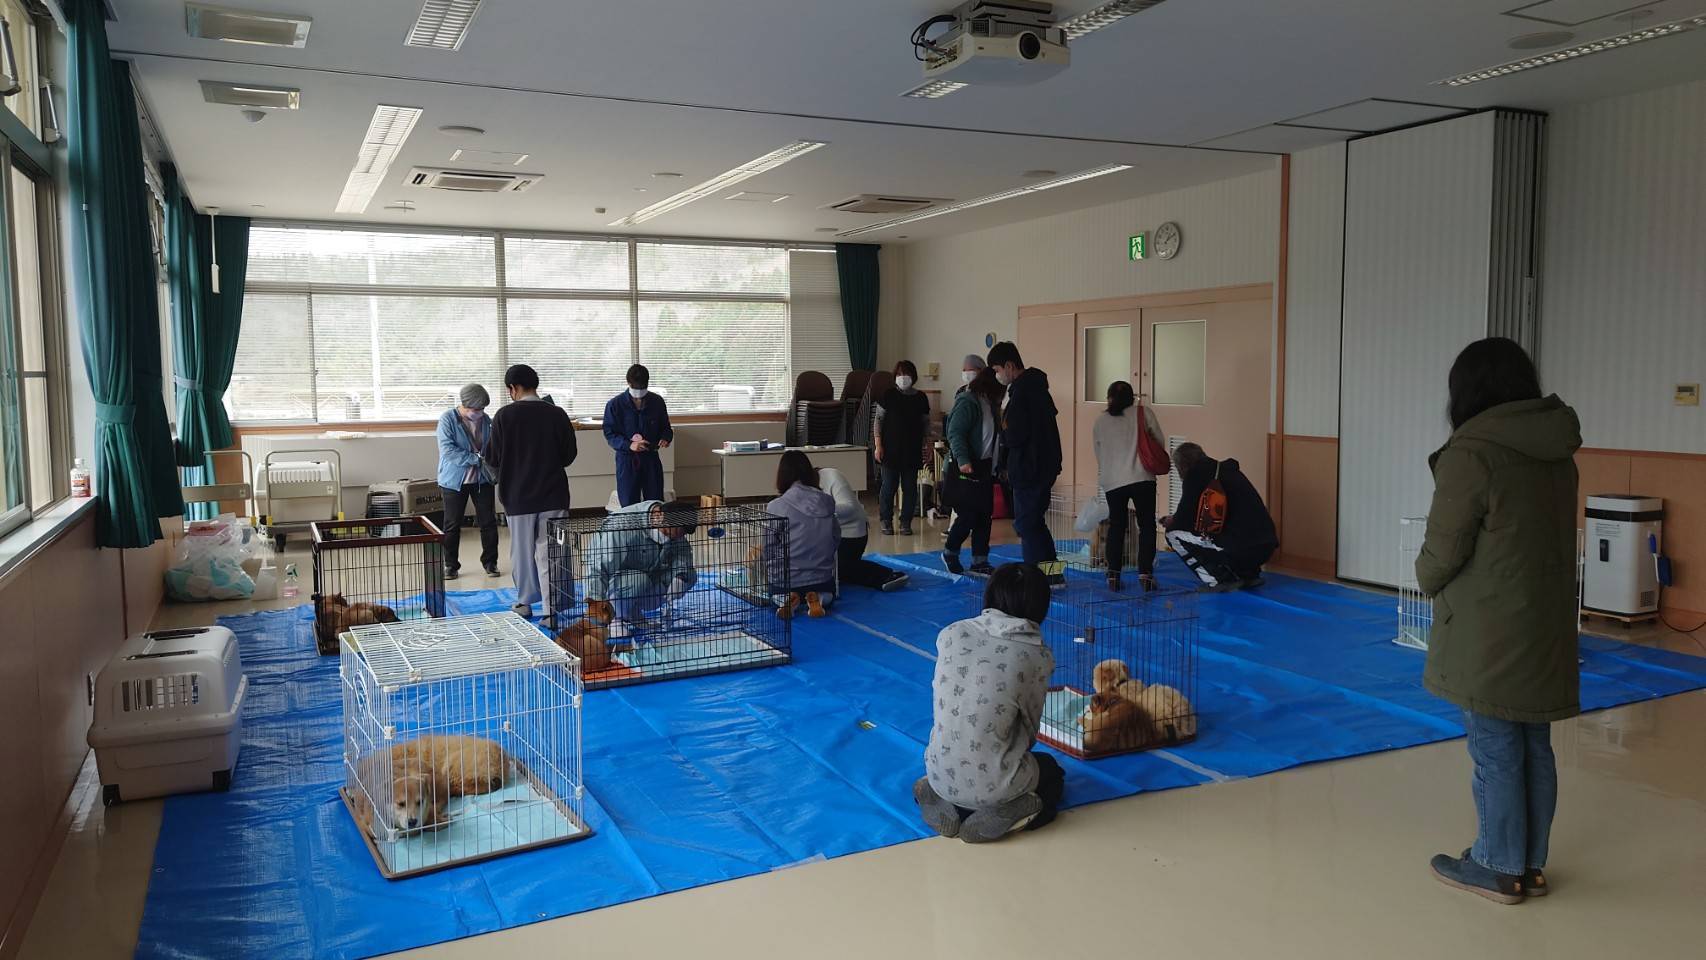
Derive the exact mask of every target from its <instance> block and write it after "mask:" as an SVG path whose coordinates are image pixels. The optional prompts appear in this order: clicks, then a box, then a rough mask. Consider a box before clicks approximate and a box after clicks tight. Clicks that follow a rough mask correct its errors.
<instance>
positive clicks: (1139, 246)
mask: <svg viewBox="0 0 1706 960" xmlns="http://www.w3.org/2000/svg"><path fill="white" fill-rule="evenodd" d="M1126 252H1127V254H1128V255H1129V256H1130V257H1131V259H1133V260H1144V259H1147V258H1148V257H1149V234H1147V233H1138V234H1133V235H1132V238H1131V242H1130V246H1129V247H1128V248H1127V251H1126Z"/></svg>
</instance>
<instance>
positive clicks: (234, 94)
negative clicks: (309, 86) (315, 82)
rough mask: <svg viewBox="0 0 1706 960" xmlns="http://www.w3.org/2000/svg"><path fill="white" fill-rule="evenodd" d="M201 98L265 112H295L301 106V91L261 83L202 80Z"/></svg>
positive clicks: (210, 101)
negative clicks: (255, 108) (260, 108)
mask: <svg viewBox="0 0 1706 960" xmlns="http://www.w3.org/2000/svg"><path fill="white" fill-rule="evenodd" d="M200 82H201V98H202V99H203V100H206V101H207V102H208V103H223V104H228V105H230V106H233V107H262V108H264V109H267V110H295V109H298V108H299V107H301V106H302V91H301V90H298V89H297V88H295V87H274V86H269V85H267V84H263V83H226V82H224V81H222V80H202V81H200Z"/></svg>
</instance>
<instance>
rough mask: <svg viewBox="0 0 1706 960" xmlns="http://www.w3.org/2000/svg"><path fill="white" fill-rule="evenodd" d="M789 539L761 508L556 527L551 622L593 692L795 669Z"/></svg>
mask: <svg viewBox="0 0 1706 960" xmlns="http://www.w3.org/2000/svg"><path fill="white" fill-rule="evenodd" d="M637 508H638V509H637ZM787 532H788V527H787V521H786V520H785V519H784V518H782V517H776V516H771V515H770V514H768V513H766V512H764V510H763V509H762V508H759V507H753V506H726V505H719V506H688V505H685V504H682V505H670V506H668V507H665V506H663V505H662V504H658V503H651V504H637V505H635V507H630V508H628V509H627V510H624V511H621V512H617V513H611V514H607V515H604V516H591V517H573V518H565V519H560V520H554V521H552V522H551V526H550V529H549V534H548V536H549V540H548V547H549V550H550V580H551V596H550V597H549V598H548V599H549V600H550V607H549V610H548V617H547V623H549V625H550V627H551V629H552V630H554V631H556V632H557V642H558V643H559V644H561V645H562V646H563V647H564V649H567V650H569V651H570V652H572V653H574V654H575V655H577V656H579V657H581V658H582V668H583V670H584V671H585V681H586V685H587V688H588V689H597V688H600V687H612V686H621V685H626V684H633V683H645V682H649V681H653V680H669V679H674V678H677V677H691V676H698V675H701V674H707V673H722V672H725V671H730V670H744V669H747V668H749V667H768V666H775V665H777V664H783V663H788V662H790V661H791V660H792V659H793V631H792V622H791V620H790V619H789V618H788V617H786V616H783V615H781V614H780V613H779V612H778V606H779V604H780V603H781V601H783V600H785V599H786V598H787V596H788V594H789V582H788V536H787Z"/></svg>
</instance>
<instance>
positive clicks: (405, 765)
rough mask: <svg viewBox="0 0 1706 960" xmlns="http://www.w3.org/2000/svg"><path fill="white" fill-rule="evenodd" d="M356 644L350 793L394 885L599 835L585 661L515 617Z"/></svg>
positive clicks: (366, 636) (350, 663) (413, 624)
mask: <svg viewBox="0 0 1706 960" xmlns="http://www.w3.org/2000/svg"><path fill="white" fill-rule="evenodd" d="M344 639H345V642H344V644H343V649H342V651H341V654H340V660H339V665H338V673H339V676H340V678H341V680H342V685H343V698H344V730H343V742H344V748H343V762H344V768H345V781H344V786H343V789H342V791H341V795H342V797H343V800H344V803H345V805H346V806H347V807H348V809H349V811H350V814H351V816H352V817H354V819H355V823H356V826H357V828H358V829H359V830H361V833H362V836H363V838H364V839H365V840H366V842H367V847H368V850H369V852H371V853H372V855H373V859H374V862H375V863H376V864H377V865H378V867H379V870H380V872H381V873H382V874H384V876H385V877H387V878H388V879H398V878H401V877H409V876H414V875H417V874H421V873H426V872H429V871H433V870H439V869H443V868H445V867H449V866H454V865H457V864H462V863H469V862H472V861H476V860H486V859H490V858H492V857H496V856H500V855H502V854H506V853H513V852H515V851H518V850H526V849H531V848H534V847H539V846H545V845H547V844H555V843H565V842H568V841H571V840H579V839H583V838H585V837H587V836H589V835H591V833H592V830H591V829H590V828H589V827H588V826H587V823H586V820H585V817H584V812H585V811H584V804H585V792H586V791H585V783H584V781H583V780H582V773H581V712H580V711H581V695H582V687H581V670H580V661H579V660H578V659H576V658H575V657H573V656H571V655H570V654H568V653H567V652H565V651H564V650H562V649H561V648H559V647H558V646H557V645H556V644H554V643H552V642H551V639H550V638H549V637H547V636H545V635H544V634H543V633H540V632H539V630H538V629H536V628H535V627H534V626H533V625H532V624H530V623H529V622H528V621H527V620H525V619H523V618H522V617H520V616H518V615H516V614H513V613H501V614H481V615H477V616H469V617H452V618H447V619H441V620H407V621H400V622H394V623H380V624H373V625H369V626H360V627H355V628H353V629H352V630H351V631H350V632H349V633H347V634H345V638H344Z"/></svg>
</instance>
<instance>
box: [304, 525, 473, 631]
mask: <svg viewBox="0 0 1706 960" xmlns="http://www.w3.org/2000/svg"><path fill="white" fill-rule="evenodd" d="M309 528H310V530H311V531H312V533H313V539H314V543H313V557H314V596H313V599H314V644H315V646H316V647H317V648H318V649H319V651H320V652H321V653H322V654H328V655H329V654H335V653H337V652H338V637H339V636H340V635H341V634H343V633H345V632H346V631H348V630H349V629H350V628H352V627H358V626H363V625H367V624H374V623H397V622H400V621H407V620H419V619H423V618H438V617H442V616H444V614H445V600H444V534H443V532H441V531H440V530H439V528H438V525H437V524H435V523H433V522H432V520H431V518H428V517H392V518H388V519H381V520H334V521H316V522H314V523H312V524H309Z"/></svg>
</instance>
